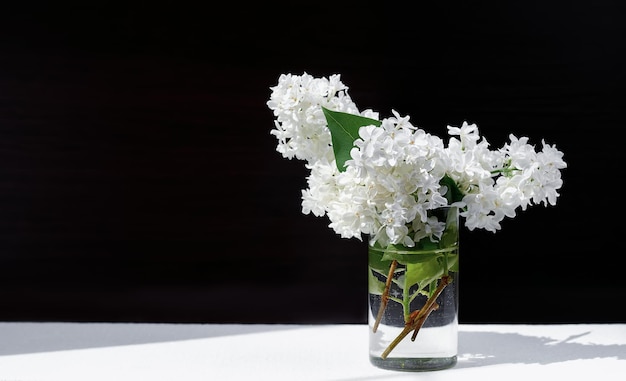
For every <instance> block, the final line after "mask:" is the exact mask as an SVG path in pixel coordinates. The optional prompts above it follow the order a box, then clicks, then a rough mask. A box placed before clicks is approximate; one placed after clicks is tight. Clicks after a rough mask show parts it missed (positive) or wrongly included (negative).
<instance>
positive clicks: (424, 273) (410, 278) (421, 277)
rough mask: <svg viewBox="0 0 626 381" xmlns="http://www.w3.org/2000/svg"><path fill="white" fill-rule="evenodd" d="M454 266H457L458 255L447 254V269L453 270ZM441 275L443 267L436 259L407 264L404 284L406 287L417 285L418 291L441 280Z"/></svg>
mask: <svg viewBox="0 0 626 381" xmlns="http://www.w3.org/2000/svg"><path fill="white" fill-rule="evenodd" d="M456 266H458V255H456V254H449V255H448V269H449V270H450V269H453V268H455V267H456ZM442 275H443V267H442V266H441V262H440V261H438V260H437V259H436V258H434V259H432V260H429V261H426V262H422V263H409V264H407V270H406V275H405V276H406V281H405V283H406V285H407V286H408V287H411V286H413V285H415V284H418V285H419V287H420V289H422V288H424V287H426V285H428V284H430V283H432V282H433V281H435V280H437V279H439V278H441V276H442Z"/></svg>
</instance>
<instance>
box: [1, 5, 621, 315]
mask: <svg viewBox="0 0 626 381" xmlns="http://www.w3.org/2000/svg"><path fill="white" fill-rule="evenodd" d="M93 3H94V4H91V2H76V3H74V4H72V3H69V2H65V3H63V2H62V3H59V2H51V3H39V2H37V3H30V2H27V1H25V2H16V3H15V4H13V3H8V2H6V4H3V5H1V6H0V36H1V37H0V320H7V321H41V320H46V321H137V322H140V321H141V322H286V323H318V322H331V323H361V322H365V319H366V302H367V296H366V292H367V288H366V287H367V286H366V282H367V278H366V250H367V249H366V245H365V244H364V243H363V242H359V241H358V240H345V239H341V238H340V237H339V236H337V235H335V233H334V232H332V231H331V230H330V229H329V228H328V227H327V224H328V221H327V220H326V219H321V218H316V217H313V216H310V215H307V216H305V215H303V214H302V213H301V206H300V192H301V190H302V189H303V188H305V187H306V183H305V176H306V174H307V172H306V170H305V169H304V166H303V163H302V162H299V161H295V160H294V161H289V160H286V159H283V158H282V157H281V156H280V154H278V153H277V152H276V151H275V147H276V140H275V138H274V137H273V136H272V135H270V133H269V132H270V130H271V129H272V128H273V115H272V114H271V111H270V110H269V109H268V108H267V106H266V102H267V100H268V99H269V95H270V90H269V88H270V87H271V86H274V85H275V84H276V83H277V81H278V77H279V76H280V74H282V73H293V74H302V73H303V72H307V73H309V74H312V75H315V76H329V75H331V74H336V73H338V74H341V78H342V81H343V82H344V83H345V84H346V85H348V86H349V87H350V95H351V96H352V98H353V100H354V101H355V102H356V103H357V105H358V106H359V107H360V108H361V109H365V108H373V109H376V110H377V111H379V112H380V113H381V116H389V115H390V114H391V110H392V109H395V110H397V111H399V112H400V113H401V114H408V115H410V116H411V120H412V121H413V122H414V123H415V124H416V125H418V126H420V127H422V128H425V129H427V130H428V131H429V132H432V133H435V134H438V135H440V136H444V135H445V133H446V128H445V127H446V125H448V124H451V125H460V124H461V123H462V122H463V121H468V122H470V123H477V124H478V126H479V128H480V130H481V133H482V134H483V135H484V136H485V137H486V138H487V140H488V141H489V142H490V143H491V145H492V147H494V148H495V147H500V146H501V145H502V144H503V143H504V142H505V141H507V139H508V134H510V133H513V134H515V135H516V136H518V137H519V136H528V137H530V139H531V142H533V143H534V144H536V145H537V146H540V145H541V139H545V140H546V142H547V143H549V144H556V145H557V148H559V149H560V150H562V151H563V152H564V153H565V157H564V158H565V160H566V162H567V163H568V165H569V167H568V168H567V169H566V170H565V171H564V172H563V179H564V186H563V188H562V190H561V191H560V193H561V197H560V198H559V201H558V205H557V206H556V207H542V206H537V207H534V208H531V209H529V210H527V211H526V212H523V213H521V214H520V215H519V216H518V217H517V218H516V219H515V220H508V221H506V222H505V223H504V224H503V229H502V230H501V231H500V232H498V233H496V234H492V233H488V232H483V231H474V232H469V231H467V230H466V231H463V232H462V237H461V239H462V243H461V245H462V247H461V252H462V254H461V255H462V259H461V277H460V285H461V294H460V298H461V299H460V320H461V322H462V323H480V322H512V323H514V322H525V323H542V322H543V323H552V322H570V323H576V322H624V321H626V314H625V313H624V309H623V308H622V306H621V305H622V304H623V303H622V302H623V300H624V295H625V291H626V285H625V284H624V281H623V263H624V260H623V259H622V258H623V255H624V254H623V250H624V249H623V246H624V244H623V222H622V218H621V213H622V210H623V207H622V206H621V205H622V203H623V194H624V192H623V185H622V184H621V181H622V180H621V178H622V177H623V176H622V173H623V153H624V148H623V147H624V140H623V139H624V128H625V122H626V116H625V114H624V105H625V104H626V103H625V102H624V101H625V100H626V99H625V96H624V91H625V90H626V86H625V85H626V78H625V64H626V60H625V57H626V55H625V54H624V53H625V48H624V46H625V44H624V43H625V39H624V37H625V32H626V28H625V27H624V17H625V16H626V9H625V8H624V5H623V4H624V3H623V2H619V1H614V2H611V1H606V0H601V1H574V2H571V1H561V2H550V1H536V2H535V1H523V2H517V1H511V2H506V1H505V2H488V3H486V2H480V3H479V4H474V3H475V2H466V3H450V2H438V4H435V5H431V6H429V7H428V8H425V7H423V6H422V5H419V4H420V2H407V4H413V3H414V4H413V5H411V6H405V7H400V6H398V5H396V4H394V3H393V2H388V1H385V2H380V3H379V4H378V5H375V6H367V5H365V3H364V2H362V3H360V5H358V6H348V5H342V4H343V3H341V4H339V3H337V4H335V3H332V2H324V3H310V2H307V4H306V5H305V4H300V3H290V4H288V5H287V4H284V5H269V4H267V3H266V2H262V3H260V4H258V5H255V4H244V3H239V2H227V3H223V4H220V5H219V7H218V6H210V5H209V3H206V4H203V5H198V4H199V3H190V4H185V3H184V2H173V3H171V4H168V3H164V4H159V3H154V2H147V1H146V2H139V1H134V2H122V3H119V4H118V3H113V2H106V1H100V2H93ZM194 4H195V5H194ZM416 4H417V5H416Z"/></svg>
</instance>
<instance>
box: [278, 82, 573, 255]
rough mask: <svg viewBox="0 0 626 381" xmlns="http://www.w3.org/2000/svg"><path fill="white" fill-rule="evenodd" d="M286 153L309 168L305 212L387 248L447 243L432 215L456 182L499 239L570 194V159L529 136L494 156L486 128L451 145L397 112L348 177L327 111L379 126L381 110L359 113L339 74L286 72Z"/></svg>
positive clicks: (472, 128) (464, 206)
mask: <svg viewBox="0 0 626 381" xmlns="http://www.w3.org/2000/svg"><path fill="white" fill-rule="evenodd" d="M271 91H272V92H271V96H270V100H269V101H268V102H267V105H268V107H269V108H270V109H271V110H272V111H273V113H274V116H275V118H276V120H275V129H273V130H272V131H271V133H272V134H273V135H274V136H276V138H277V140H278V144H277V147H276V150H277V151H278V152H279V153H281V154H282V155H283V157H285V158H289V159H292V158H296V159H300V160H304V161H306V168H307V169H308V170H309V171H310V173H309V175H308V177H307V185H308V188H307V189H304V190H302V213H304V214H309V213H312V214H314V215H315V216H318V217H322V216H327V217H328V219H329V220H330V223H329V227H330V228H331V229H333V230H334V231H335V232H336V233H337V234H339V235H340V236H341V237H343V238H358V239H362V235H369V236H370V242H372V243H373V242H378V243H380V244H381V245H383V246H384V245H388V244H403V245H405V246H408V247H412V246H414V245H415V244H416V242H418V241H420V240H422V239H426V238H427V239H430V240H431V241H437V240H439V239H440V238H441V236H442V233H443V227H444V226H445V224H444V222H442V221H438V220H437V219H436V218H434V217H432V216H431V215H430V213H429V212H430V211H432V210H434V209H437V208H440V207H442V206H446V205H449V204H450V201H449V200H448V198H446V196H449V195H446V192H448V191H450V189H449V187H450V184H449V183H448V185H442V180H443V179H444V177H445V178H448V179H451V181H453V182H454V185H455V186H456V188H457V189H458V191H460V192H461V194H462V197H461V198H460V199H455V200H453V201H452V202H453V205H455V206H458V207H459V208H461V213H460V215H461V216H462V217H464V218H465V225H466V226H467V228H469V229H470V230H473V229H477V228H478V229H485V230H487V231H491V232H496V231H497V230H499V229H500V228H501V225H500V223H501V221H502V220H503V219H504V218H506V217H508V218H513V217H515V215H516V212H517V210H518V209H521V210H525V209H526V208H527V207H528V206H529V205H532V204H540V203H543V204H545V205H547V204H551V205H554V204H555V203H556V200H557V198H558V196H559V194H558V190H559V189H560V188H561V186H562V180H561V170H562V169H563V168H566V167H567V165H566V163H565V162H564V161H563V153H562V152H561V151H559V150H558V149H556V147H555V146H551V145H548V144H546V143H545V142H543V141H542V145H543V147H542V151H540V152H537V151H535V147H534V146H532V145H530V144H529V143H528V141H529V139H528V138H527V137H521V138H517V137H515V136H514V135H510V136H509V139H510V142H509V143H508V144H505V145H504V146H503V147H502V148H500V149H490V147H489V143H488V142H487V141H486V140H485V139H484V138H483V137H482V136H481V135H480V133H479V130H478V126H477V125H476V124H468V123H467V122H463V124H462V125H461V126H460V127H453V126H448V135H449V140H448V142H447V144H444V141H443V140H442V139H440V138H439V137H437V136H433V135H430V134H429V133H427V132H426V131H424V130H422V129H420V128H418V127H415V126H414V125H413V124H412V123H411V122H410V118H409V116H401V115H400V114H399V113H398V112H396V111H395V110H392V116H391V117H389V118H384V119H382V120H380V125H378V124H371V125H362V126H361V127H360V128H359V129H358V137H356V138H355V140H354V142H353V148H352V150H351V151H350V159H349V160H347V161H346V162H345V165H346V167H345V170H343V171H340V170H339V169H338V168H337V165H336V162H335V157H334V151H333V147H332V139H331V132H330V130H329V128H328V123H327V120H326V117H325V114H324V112H323V109H322V108H326V109H328V110H332V111H339V112H344V113H348V114H353V115H360V116H365V117H368V118H370V119H372V120H375V121H378V120H379V119H378V113H376V112H374V111H372V110H365V111H362V112H359V111H358V109H357V107H356V105H355V103H354V102H353V101H352V100H351V98H350V96H349V95H348V92H347V91H348V87H347V86H345V85H344V84H343V83H342V82H341V80H340V76H339V75H332V76H330V77H329V78H315V77H312V76H310V75H308V74H306V73H304V74H303V75H300V76H298V75H291V74H283V75H281V76H280V78H279V81H278V84H277V85H276V86H274V87H271Z"/></svg>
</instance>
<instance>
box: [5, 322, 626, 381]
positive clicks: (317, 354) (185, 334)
mask: <svg viewBox="0 0 626 381" xmlns="http://www.w3.org/2000/svg"><path fill="white" fill-rule="evenodd" d="M367 330H368V328H367V326H366V325H272V324H253V325H248V324H245V325H241V324H134V323H9V322H6V323H0V381H47V380H58V381H61V380H62V381H73V380H80V381H98V380H107V381H125V380H133V381H160V380H168V381H196V380H198V381H199V380H202V381H209V380H215V381H226V380H237V381H242V380H272V381H279V380H289V381H305V380H332V381H340V380H343V381H354V380H365V381H374V380H394V381H400V380H427V381H428V380H455V381H472V380H480V381H489V380H507V381H513V380H524V381H540V380H556V381H565V380H591V381H596V380H600V379H602V380H622V381H623V380H626V324H569V325H517V324H516V325H493V324H488V325H468V324H461V325H460V333H459V361H458V364H457V365H456V366H455V367H454V368H452V369H447V370H442V371H434V372H426V373H408V372H397V371H388V370H382V369H378V368H375V367H374V366H372V365H370V363H369V359H368V352H367V345H368V332H367Z"/></svg>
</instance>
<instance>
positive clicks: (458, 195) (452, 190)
mask: <svg viewBox="0 0 626 381" xmlns="http://www.w3.org/2000/svg"><path fill="white" fill-rule="evenodd" d="M439 184H441V185H445V186H446V187H448V191H447V192H446V194H445V197H446V199H448V204H452V203H455V202H458V201H461V200H463V196H464V194H463V192H461V190H460V189H459V186H458V185H457V183H456V182H455V181H454V180H452V178H451V177H450V176H448V175H445V176H444V177H443V178H442V179H441V180H440V181H439Z"/></svg>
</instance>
